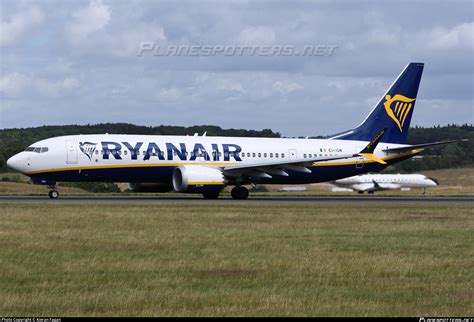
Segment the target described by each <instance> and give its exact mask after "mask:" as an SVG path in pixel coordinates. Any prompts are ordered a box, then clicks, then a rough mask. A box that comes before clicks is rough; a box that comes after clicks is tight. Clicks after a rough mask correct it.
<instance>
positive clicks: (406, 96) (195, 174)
mask: <svg viewBox="0 0 474 322" xmlns="http://www.w3.org/2000/svg"><path fill="white" fill-rule="evenodd" d="M422 71H423V64H422V63H410V64H408V66H407V67H406V68H405V69H404V70H403V71H402V73H401V74H400V76H399V77H398V78H397V79H396V80H395V82H394V83H393V84H392V86H390V88H389V89H388V91H387V92H386V93H385V95H383V96H382V98H381V99H380V101H379V102H378V103H377V105H376V106H375V107H374V109H373V110H372V111H371V112H370V114H369V115H368V116H367V118H366V119H365V120H364V121H363V122H362V123H361V124H360V125H359V126H357V127H356V128H354V129H352V130H349V131H346V132H343V133H339V134H335V135H333V136H331V137H329V138H328V139H324V140H321V139H274V138H237V137H206V136H152V135H125V134H123V135H116V134H113V135H112V134H97V135H70V136H61V137H54V138H50V139H46V140H43V141H39V142H36V143H34V144H32V145H31V146H29V147H28V148H27V149H26V150H25V151H23V152H21V153H18V154H16V155H14V156H13V157H11V158H10V159H9V160H8V161H7V165H8V166H9V167H10V168H12V169H15V170H18V171H20V172H21V173H24V174H26V175H28V176H30V177H31V179H32V182H33V183H36V184H44V185H47V186H49V188H50V189H51V190H50V192H49V196H50V197H51V198H57V197H58V196H59V193H58V191H57V190H55V186H56V182H57V181H103V182H129V188H130V189H131V190H134V191H155V192H165V191H170V190H172V189H173V188H174V190H176V191H179V192H184V193H202V194H203V196H204V197H205V198H217V197H218V196H219V193H220V192H221V190H222V189H223V188H224V187H225V186H235V187H234V188H233V189H232V192H231V194H232V197H233V198H234V199H246V198H247V197H248V195H249V192H248V189H247V188H245V187H244V185H248V184H252V183H255V184H304V183H316V182H324V181H334V180H337V179H341V178H346V177H351V176H354V175H358V174H362V173H366V172H374V171H380V170H382V169H384V168H385V167H387V166H389V165H391V164H394V163H397V162H400V161H403V160H406V159H408V158H411V157H413V156H415V155H417V154H418V153H420V151H422V150H423V149H425V148H427V147H431V146H435V145H442V144H447V143H451V142H456V141H443V142H435V143H427V144H420V145H407V144H406V137H407V133H408V129H409V126H410V120H411V118H412V114H413V110H414V108H415V103H416V95H417V92H418V86H419V84H420V79H421V74H422Z"/></svg>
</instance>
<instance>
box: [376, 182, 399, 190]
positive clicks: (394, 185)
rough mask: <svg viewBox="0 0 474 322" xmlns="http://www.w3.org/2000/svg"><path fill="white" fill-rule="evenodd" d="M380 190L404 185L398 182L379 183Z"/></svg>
mask: <svg viewBox="0 0 474 322" xmlns="http://www.w3.org/2000/svg"><path fill="white" fill-rule="evenodd" d="M377 185H378V187H379V189H380V190H388V189H400V188H401V187H402V186H401V185H399V184H396V183H377Z"/></svg>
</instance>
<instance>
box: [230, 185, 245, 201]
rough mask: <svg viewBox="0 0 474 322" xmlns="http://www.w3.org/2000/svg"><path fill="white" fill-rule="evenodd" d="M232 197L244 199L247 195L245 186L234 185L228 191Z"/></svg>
mask: <svg viewBox="0 0 474 322" xmlns="http://www.w3.org/2000/svg"><path fill="white" fill-rule="evenodd" d="M230 195H231V196H232V198H233V199H237V200H245V199H247V198H248V197H249V189H247V188H245V187H234V188H233V189H232V191H231V192H230Z"/></svg>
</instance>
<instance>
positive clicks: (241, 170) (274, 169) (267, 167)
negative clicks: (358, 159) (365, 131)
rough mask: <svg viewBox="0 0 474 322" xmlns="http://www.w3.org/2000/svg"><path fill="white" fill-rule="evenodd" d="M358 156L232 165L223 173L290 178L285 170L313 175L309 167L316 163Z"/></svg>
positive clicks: (232, 175)
mask: <svg viewBox="0 0 474 322" xmlns="http://www.w3.org/2000/svg"><path fill="white" fill-rule="evenodd" d="M354 156H358V155H357V154H356V155H354V154H349V155H343V156H338V157H330V158H324V159H320V158H319V159H317V158H311V159H295V160H285V161H272V162H264V163H253V164H252V163H250V164H249V163H246V164H236V165H230V166H226V167H223V168H222V171H223V172H224V174H225V175H228V176H230V177H234V176H241V175H249V176H254V177H264V178H271V177H272V175H280V176H285V177H286V176H288V173H286V172H285V170H291V171H297V172H305V173H311V170H310V169H308V168H307V167H308V166H310V165H312V164H313V163H314V162H322V161H330V160H341V159H349V158H353V157H354Z"/></svg>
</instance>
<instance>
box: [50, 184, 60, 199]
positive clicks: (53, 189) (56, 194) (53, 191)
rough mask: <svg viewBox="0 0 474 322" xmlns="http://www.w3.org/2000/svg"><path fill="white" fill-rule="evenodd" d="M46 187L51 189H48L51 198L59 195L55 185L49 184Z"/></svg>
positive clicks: (56, 197)
mask: <svg viewBox="0 0 474 322" xmlns="http://www.w3.org/2000/svg"><path fill="white" fill-rule="evenodd" d="M48 188H50V189H51V190H50V191H49V193H48V196H49V197H50V198H51V199H58V197H59V192H58V191H57V190H56V187H55V186H49V187H48Z"/></svg>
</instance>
